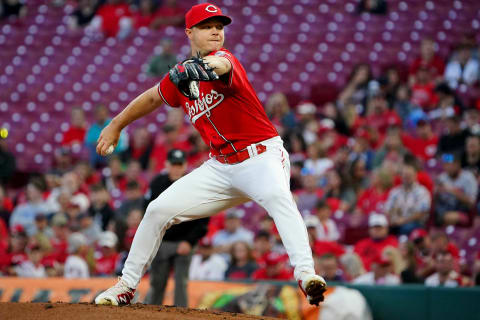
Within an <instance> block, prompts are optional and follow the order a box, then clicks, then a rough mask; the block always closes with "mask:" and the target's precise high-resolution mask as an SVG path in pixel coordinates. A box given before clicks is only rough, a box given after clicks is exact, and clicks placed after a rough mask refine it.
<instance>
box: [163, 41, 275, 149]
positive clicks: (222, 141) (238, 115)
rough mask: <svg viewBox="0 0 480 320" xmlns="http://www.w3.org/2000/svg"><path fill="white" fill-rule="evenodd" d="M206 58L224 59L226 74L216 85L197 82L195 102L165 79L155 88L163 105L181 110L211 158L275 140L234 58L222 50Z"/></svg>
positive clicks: (250, 86)
mask: <svg viewBox="0 0 480 320" xmlns="http://www.w3.org/2000/svg"><path fill="white" fill-rule="evenodd" d="M210 55H216V56H219V57H224V58H226V59H228V61H230V63H231V65H232V69H231V70H230V72H229V73H227V74H225V75H223V76H222V77H220V79H219V80H216V81H209V82H206V81H201V82H200V83H199V89H200V98H199V99H198V100H189V99H188V98H187V97H185V96H184V95H183V94H181V93H180V91H179V90H178V88H177V87H176V86H175V85H174V84H173V83H172V82H171V81H170V78H169V76H168V75H166V76H165V77H164V78H163V79H162V81H161V82H160V83H159V85H158V93H159V95H160V96H161V97H162V99H163V101H164V102H165V103H166V104H167V105H169V106H172V107H180V106H181V107H182V108H183V109H184V111H185V113H186V114H187V115H188V116H189V118H190V121H191V122H192V124H193V126H194V127H195V128H196V129H197V130H198V131H199V133H200V135H201V136H202V139H203V141H205V143H206V144H207V145H208V146H210V149H211V152H212V154H213V155H218V154H230V153H234V152H237V151H240V150H242V149H244V148H246V147H247V146H249V145H250V144H252V143H257V142H260V141H263V140H267V139H270V138H273V137H275V136H278V133H277V130H276V129H275V127H274V126H273V124H272V123H271V122H270V120H269V119H268V117H267V115H266V113H265V110H264V109H263V106H262V104H261V103H260V100H258V97H257V95H256V94H255V91H254V90H253V87H252V85H251V84H250V82H249V81H248V78H247V73H246V72H245V69H243V67H242V65H241V64H240V62H239V61H238V60H237V58H235V56H234V55H233V54H232V53H230V52H229V51H228V50H226V49H224V48H222V49H220V50H218V51H213V52H211V53H210Z"/></svg>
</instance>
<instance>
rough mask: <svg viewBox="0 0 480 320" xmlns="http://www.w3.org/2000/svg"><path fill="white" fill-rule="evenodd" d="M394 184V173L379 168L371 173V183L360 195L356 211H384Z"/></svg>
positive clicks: (360, 212) (361, 212) (363, 213)
mask: <svg viewBox="0 0 480 320" xmlns="http://www.w3.org/2000/svg"><path fill="white" fill-rule="evenodd" d="M392 186H393V174H392V173H391V172H389V171H388V170H386V169H384V168H379V169H377V170H375V171H373V172H372V174H371V185H370V187H369V188H367V189H365V190H364V191H362V192H361V193H360V194H359V196H358V201H357V206H356V211H358V212H356V213H358V214H362V215H368V214H369V213H370V212H372V211H375V212H384V207H385V202H386V201H387V199H388V195H389V192H390V189H391V188H392Z"/></svg>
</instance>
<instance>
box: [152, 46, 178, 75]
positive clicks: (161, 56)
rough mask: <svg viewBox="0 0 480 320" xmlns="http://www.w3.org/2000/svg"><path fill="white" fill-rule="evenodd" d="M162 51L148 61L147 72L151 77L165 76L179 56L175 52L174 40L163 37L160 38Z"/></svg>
mask: <svg viewBox="0 0 480 320" xmlns="http://www.w3.org/2000/svg"><path fill="white" fill-rule="evenodd" d="M160 49H161V50H160V52H159V53H158V54H155V55H154V56H153V57H152V58H151V59H150V62H149V63H148V69H147V74H148V75H149V76H151V77H163V76H164V75H165V74H166V73H167V72H168V70H169V69H170V66H174V65H175V64H176V63H177V57H176V56H175V54H174V53H173V50H172V49H173V47H172V40H171V39H169V38H163V39H162V40H160Z"/></svg>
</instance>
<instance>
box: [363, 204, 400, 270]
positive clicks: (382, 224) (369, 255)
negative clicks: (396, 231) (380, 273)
mask: <svg viewBox="0 0 480 320" xmlns="http://www.w3.org/2000/svg"><path fill="white" fill-rule="evenodd" d="M368 233H369V235H370V237H369V238H366V239H363V240H360V241H359V242H358V243H357V244H356V245H355V248H354V252H355V253H356V254H358V255H359V256H360V259H362V262H363V266H364V267H365V269H366V270H370V265H371V264H372V262H373V260H374V259H375V258H376V257H378V256H381V255H382V252H383V249H385V248H386V247H388V246H392V247H394V248H398V240H397V238H395V237H394V236H389V235H388V220H387V217H386V216H384V215H382V214H378V213H372V214H370V217H369V218H368Z"/></svg>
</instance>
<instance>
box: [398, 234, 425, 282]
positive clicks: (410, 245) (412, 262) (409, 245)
mask: <svg viewBox="0 0 480 320" xmlns="http://www.w3.org/2000/svg"><path fill="white" fill-rule="evenodd" d="M418 230H422V231H423V232H425V230H423V229H417V230H414V231H412V233H410V237H409V238H410V241H407V242H404V243H403V244H402V254H403V259H404V261H405V268H404V269H403V270H402V271H401V272H400V278H401V280H402V283H423V279H422V278H421V277H420V274H419V272H418V264H419V263H418V261H417V257H416V253H417V252H416V250H417V249H416V247H415V243H414V242H415V241H423V238H422V237H423V236H419V235H418V233H419V232H418ZM425 234H426V232H425Z"/></svg>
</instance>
